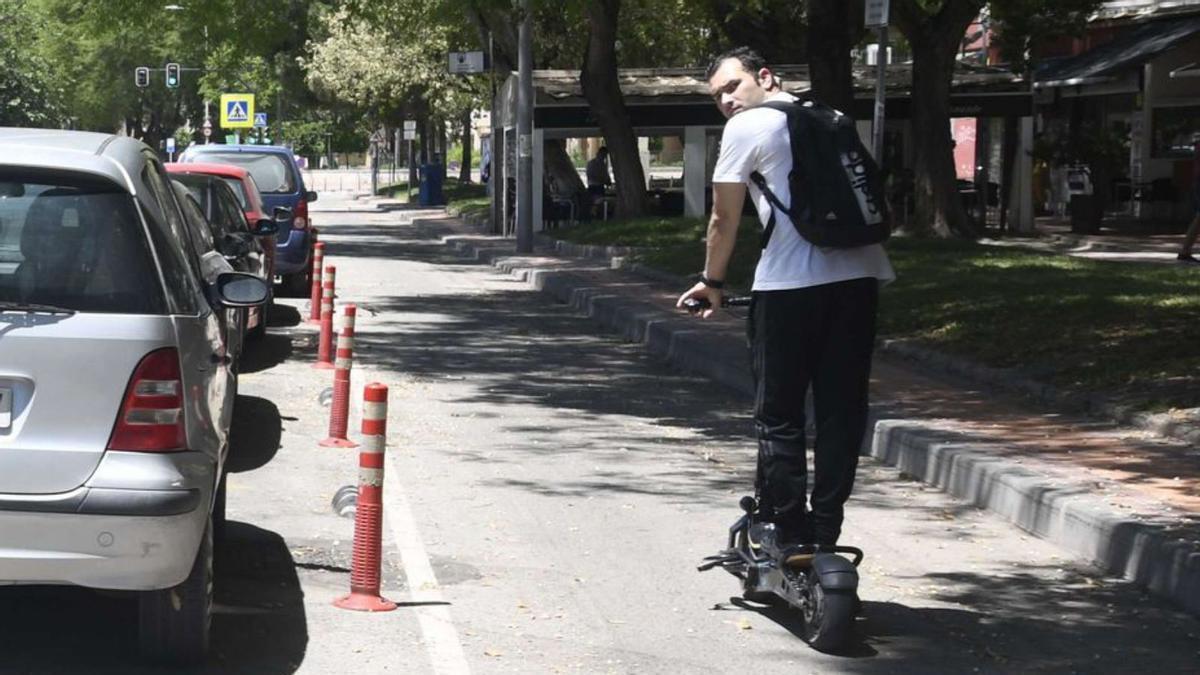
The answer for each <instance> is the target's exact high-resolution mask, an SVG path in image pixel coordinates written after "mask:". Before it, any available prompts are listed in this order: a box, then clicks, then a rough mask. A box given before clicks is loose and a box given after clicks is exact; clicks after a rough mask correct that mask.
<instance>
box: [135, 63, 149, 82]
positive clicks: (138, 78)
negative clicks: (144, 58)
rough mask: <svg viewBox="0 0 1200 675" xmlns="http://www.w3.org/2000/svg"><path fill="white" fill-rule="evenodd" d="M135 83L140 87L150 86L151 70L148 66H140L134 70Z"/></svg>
mask: <svg viewBox="0 0 1200 675" xmlns="http://www.w3.org/2000/svg"><path fill="white" fill-rule="evenodd" d="M133 83H134V84H136V85H137V86H139V87H149V86H150V69H149V68H147V67H146V66H138V67H137V68H134V69H133Z"/></svg>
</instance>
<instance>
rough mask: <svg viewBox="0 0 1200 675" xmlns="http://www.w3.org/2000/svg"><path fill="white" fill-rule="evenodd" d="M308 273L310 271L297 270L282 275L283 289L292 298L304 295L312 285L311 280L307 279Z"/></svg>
mask: <svg viewBox="0 0 1200 675" xmlns="http://www.w3.org/2000/svg"><path fill="white" fill-rule="evenodd" d="M310 274H311V272H298V273H296V274H285V275H283V289H284V290H285V291H287V294H288V295H290V296H291V297H293V298H303V297H306V296H307V295H308V292H309V291H310V290H311V287H312V282H311V281H309V278H310V276H309V275H310Z"/></svg>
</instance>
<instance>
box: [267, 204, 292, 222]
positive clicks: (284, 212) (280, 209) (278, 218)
mask: <svg viewBox="0 0 1200 675" xmlns="http://www.w3.org/2000/svg"><path fill="white" fill-rule="evenodd" d="M271 217H272V218H274V219H275V222H277V223H286V222H288V221H289V220H291V219H292V210H291V209H289V208H288V207H286V206H276V207H275V208H274V209H273V210H272V211H271Z"/></svg>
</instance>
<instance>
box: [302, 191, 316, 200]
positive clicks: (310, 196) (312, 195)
mask: <svg viewBox="0 0 1200 675" xmlns="http://www.w3.org/2000/svg"><path fill="white" fill-rule="evenodd" d="M304 201H306V202H315V201H317V193H316V192H315V191H313V190H309V191H308V192H305V193H304Z"/></svg>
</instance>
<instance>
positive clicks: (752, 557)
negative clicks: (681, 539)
mask: <svg viewBox="0 0 1200 675" xmlns="http://www.w3.org/2000/svg"><path fill="white" fill-rule="evenodd" d="M748 304H750V299H749V298H746V297H729V298H722V301H721V306H722V307H736V306H745V305H748ZM684 306H685V308H686V309H687V310H688V311H689V312H692V313H693V314H694V313H697V312H700V311H702V310H704V309H707V308H708V307H710V305H709V303H708V302H707V301H705V300H689V301H685V302H684ZM740 506H741V508H742V511H743V512H744V513H743V515H742V516H741V517H740V518H738V519H737V521H736V522H735V523H734V524H733V526H732V527H730V528H729V541H728V545H727V547H726V549H725V550H723V551H721V552H720V553H717V554H716V555H712V556H708V557H707V558H705V559H704V561H703V563H702V564H701V565H700V567H699V568H698V569H699V570H700V571H701V572H705V571H708V570H711V569H714V568H717V567H720V568H721V569H724V570H725V571H726V572H729V573H730V574H732V575H733V576H735V577H737V578H738V579H740V580H741V584H742V597H743V598H745V599H746V600H750V601H751V602H758V603H763V604H769V603H771V602H773V601H774V600H775V599H776V598H782V599H783V600H784V601H785V602H787V604H788V605H790V606H792V607H794V608H795V609H797V610H799V611H800V614H801V616H802V617H803V619H804V632H803V637H804V641H805V642H807V643H808V644H810V645H812V646H813V648H815V649H817V650H819V651H823V652H827V651H837V650H838V649H840V648H842V647H845V646H846V644H847V642H848V641H849V640H850V638H851V635H852V628H853V624H854V615H855V614H856V613H857V611H858V608H859V606H860V602H859V599H858V565H859V563H861V562H862V559H863V552H862V549H859V548H855V547H853V546H816V545H812V544H806V545H800V546H792V547H788V548H787V549H786V550H785V551H784V552H783V553H782V554H781V555H780V556H779V558H776V557H774V556H772V555H770V554H769V553H767V551H765V550H763V547H762V546H760V545H759V544H760V542H757V541H753V538H752V536H751V531H752V528H754V525H755V524H756V522H757V516H758V501H757V500H756V499H755V498H754V497H751V496H745V497H742V499H741V502H740ZM769 527H771V525H770V524H768V523H762V524H761V525H760V531H762V530H764V529H765V528H769ZM841 553H846V554H849V555H850V556H852V558H853V560H849V559H847V558H845V557H843V556H841V555H839V554H841Z"/></svg>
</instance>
